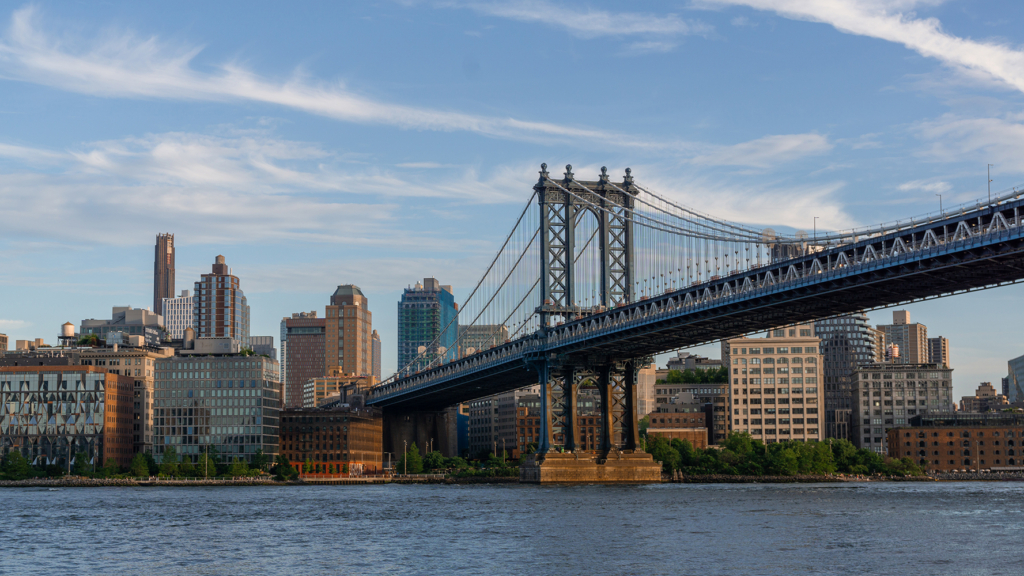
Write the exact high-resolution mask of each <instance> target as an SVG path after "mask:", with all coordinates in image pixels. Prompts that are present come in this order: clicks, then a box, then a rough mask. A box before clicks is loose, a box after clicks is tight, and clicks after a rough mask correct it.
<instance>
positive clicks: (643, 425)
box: [637, 414, 651, 436]
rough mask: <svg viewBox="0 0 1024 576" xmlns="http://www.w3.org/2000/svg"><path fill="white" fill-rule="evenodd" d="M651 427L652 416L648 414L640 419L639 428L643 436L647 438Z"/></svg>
mask: <svg viewBox="0 0 1024 576" xmlns="http://www.w3.org/2000/svg"><path fill="white" fill-rule="evenodd" d="M650 427H651V415H650V414H648V415H647V416H644V417H643V418H641V419H640V422H639V424H638V426H637V428H639V429H640V435H641V436H647V429H648V428H650Z"/></svg>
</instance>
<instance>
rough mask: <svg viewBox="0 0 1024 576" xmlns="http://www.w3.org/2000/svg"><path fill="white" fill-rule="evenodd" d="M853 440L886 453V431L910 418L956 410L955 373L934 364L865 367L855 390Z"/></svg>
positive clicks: (860, 373)
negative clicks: (954, 404)
mask: <svg viewBox="0 0 1024 576" xmlns="http://www.w3.org/2000/svg"><path fill="white" fill-rule="evenodd" d="M852 393H853V394H852V397H853V399H854V400H853V417H852V424H853V426H852V428H853V429H852V437H851V438H850V441H852V442H853V443H854V444H855V445H856V446H857V447H858V448H867V449H869V450H874V451H875V452H880V453H885V452H886V451H887V441H886V430H889V429H890V428H894V427H899V426H905V425H906V424H907V418H910V417H913V416H919V415H921V414H930V413H934V412H952V411H953V398H952V397H953V370H952V369H949V368H943V367H941V366H938V365H935V364H927V363H925V364H893V363H889V362H883V363H880V364H865V365H863V366H860V367H858V368H857V371H856V374H855V377H854V381H853V389H852Z"/></svg>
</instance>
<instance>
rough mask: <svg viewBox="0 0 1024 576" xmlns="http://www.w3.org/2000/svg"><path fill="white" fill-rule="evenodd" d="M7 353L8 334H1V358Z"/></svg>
mask: <svg viewBox="0 0 1024 576" xmlns="http://www.w3.org/2000/svg"><path fill="white" fill-rule="evenodd" d="M5 352H7V334H0V356H3V355H4V353H5Z"/></svg>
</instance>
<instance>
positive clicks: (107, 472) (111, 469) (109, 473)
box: [100, 458, 121, 478]
mask: <svg viewBox="0 0 1024 576" xmlns="http://www.w3.org/2000/svg"><path fill="white" fill-rule="evenodd" d="M120 473H121V465H120V464H118V463H117V460H114V459H113V458H107V461H106V462H104V463H103V468H102V469H100V475H101V476H102V477H103V478H113V477H114V476H115V475H117V474H120Z"/></svg>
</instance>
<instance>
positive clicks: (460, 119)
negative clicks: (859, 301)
mask: <svg viewBox="0 0 1024 576" xmlns="http://www.w3.org/2000/svg"><path fill="white" fill-rule="evenodd" d="M3 10H6V12H0V332H2V333H6V334H7V335H8V336H9V337H10V339H11V341H12V342H11V347H12V348H13V340H15V339H27V338H40V337H41V338H44V339H45V340H46V341H47V342H51V341H55V340H56V337H57V335H58V334H59V327H60V325H61V324H63V323H64V322H65V321H71V322H73V323H75V324H76V325H77V324H80V322H81V320H82V319H85V318H109V315H110V309H111V307H113V306H123V305H131V306H134V307H147V306H151V305H152V291H153V288H152V282H153V279H152V275H153V256H154V252H153V250H154V248H153V245H154V240H155V236H156V234H157V233H160V232H170V233H174V234H175V240H176V244H177V288H178V290H179V291H180V290H182V289H191V288H192V282H194V281H195V280H197V279H198V278H199V276H200V274H202V273H203V272H208V271H209V270H210V265H211V264H212V263H213V260H214V257H215V256H216V255H218V254H223V255H224V256H225V257H226V259H227V263H228V264H229V265H230V266H231V267H232V269H233V272H234V273H235V274H236V275H237V276H239V277H240V279H241V283H242V289H243V290H244V292H245V294H246V296H247V297H248V300H249V303H250V305H251V307H252V334H253V335H273V336H275V342H276V340H277V336H278V334H279V323H280V320H281V318H282V317H284V316H288V315H290V314H291V313H293V312H299V311H309V310H316V311H318V312H319V313H320V314H323V310H324V306H325V305H326V304H328V303H329V298H330V294H331V293H332V292H333V291H334V289H335V287H336V286H337V285H339V284H349V283H352V284H356V285H358V286H360V287H361V288H362V290H363V292H364V293H365V294H366V296H367V297H368V299H369V303H370V310H371V311H372V313H373V324H374V328H376V329H377V330H378V331H379V332H380V334H381V338H382V341H383V368H384V373H385V374H388V373H390V372H391V371H393V370H394V368H395V363H396V356H397V354H396V331H397V330H396V321H397V320H396V316H397V313H396V310H397V307H396V303H397V302H398V300H399V298H400V296H401V293H402V289H403V288H405V287H407V286H410V285H412V284H415V283H416V282H417V281H418V280H420V279H422V278H424V277H429V276H433V277H437V278H438V279H439V280H440V281H441V283H442V284H451V285H453V286H454V288H455V292H456V297H457V300H460V301H461V300H462V299H464V298H465V296H466V295H467V294H468V292H469V290H471V289H472V286H473V285H474V284H475V282H476V281H477V279H478V278H479V277H480V275H481V274H482V272H483V270H484V269H485V268H486V266H487V263H488V261H489V259H490V257H492V256H493V254H494V253H495V251H496V250H497V249H498V247H499V244H500V242H501V241H502V240H504V238H505V235H506V234H507V232H508V231H509V230H510V229H511V227H512V225H513V223H514V220H515V218H516V216H517V214H518V213H519V211H520V210H522V208H523V206H524V205H525V203H526V201H527V200H528V198H529V196H530V193H531V187H532V185H533V183H534V182H535V181H536V177H537V171H538V169H539V165H540V164H541V163H542V162H546V163H547V164H548V165H549V166H552V167H561V166H564V165H565V164H572V165H573V166H574V167H575V172H576V174H577V177H582V178H585V179H593V178H595V175H596V173H597V170H598V169H599V167H600V166H608V168H609V172H611V173H612V174H614V175H621V174H622V172H623V170H624V169H625V168H626V167H631V168H632V171H633V175H634V176H635V177H636V180H637V182H639V183H641V184H643V185H645V186H646V187H647V188H649V189H652V190H655V191H657V192H658V193H659V194H662V195H665V196H669V197H671V198H673V199H675V200H676V201H678V202H681V203H684V204H686V205H688V206H691V207H694V208H697V209H699V210H701V211H703V212H707V213H710V214H714V215H716V216H718V217H721V218H727V219H730V220H733V221H737V222H742V223H746V224H751V225H758V226H772V227H775V228H776V229H809V228H811V227H812V226H813V225H814V219H815V218H817V227H818V229H820V230H825V229H840V228H849V227H852V226H861V225H869V224H873V223H880V222H886V221H892V220H898V219H900V218H905V217H910V216H914V215H918V214H922V213H926V212H931V211H935V210H936V209H937V208H938V207H939V202H940V201H941V202H942V203H943V205H944V206H945V207H947V208H948V207H950V206H952V205H955V204H957V203H961V202H970V201H973V200H976V199H978V198H981V197H984V196H985V195H986V194H987V186H988V184H989V183H988V182H987V180H988V177H987V176H986V168H987V165H988V164H992V165H993V166H992V167H991V174H992V183H991V186H992V190H993V191H1001V190H1007V189H1010V188H1012V187H1014V186H1019V185H1022V184H1024V108H1022V106H1021V104H1022V102H1024V98H1022V96H1024V94H1022V92H1024V48H1022V42H1024V31H1022V30H1021V28H1020V26H1019V23H1020V22H1021V21H1024V3H1020V2H1010V1H993V2H968V1H966V0H948V1H942V0H683V1H677V2H620V3H612V2H587V1H572V2H554V1H547V0H522V1H510V2H489V1H478V2H474V1H465V2H463V1H413V0H408V1H394V2H389V1H381V2H358V3H357V2H323V3H270V2H230V1H221V2H216V3H186V4H182V3H179V2H175V3H171V2H146V3H141V2H102V3H99V2H95V3H93V2H91V3H85V2H76V3H72V2H45V1H43V2H35V3H27V4H18V3H5V4H3ZM560 171H561V168H559V169H558V170H556V171H555V172H556V173H560ZM940 195H941V197H940ZM1022 295H1024V289H1022V288H1021V287H1016V286H1015V287H1004V288H999V289H994V290H988V291H982V292H977V293H973V294H968V295H961V296H956V297H953V298H947V299H940V300H934V301H930V302H925V303H919V304H913V305H910V306H907V307H906V308H907V309H908V310H910V311H911V314H912V320H913V321H919V322H921V323H923V324H926V325H927V326H928V332H929V335H930V336H935V335H942V336H945V337H947V338H949V339H950V347H951V365H952V367H953V368H954V387H955V393H956V394H957V395H961V394H968V393H970V392H971V391H973V389H974V388H975V387H976V386H977V384H978V382H980V381H993V382H994V383H996V384H997V385H998V383H999V378H1000V377H1001V376H1004V375H1005V374H1006V361H1007V360H1008V359H1009V358H1013V357H1016V356H1019V355H1021V354H1024V345H1022V344H1024V343H1022V341H1021V337H1020V330H1019V328H1018V327H1019V326H1020V325H1021V319H1022V318H1021V317H1022V315H1024V312H1022V311H1021V307H1020V306H1019V302H1020V301H1021V296H1022ZM870 316H871V319H872V321H873V322H874V323H888V322H889V321H890V319H891V314H890V311H888V310H879V311H873V312H871V313H870ZM701 351H704V352H706V353H709V354H710V355H712V356H715V357H717V354H718V351H717V347H715V346H709V347H705V348H702V349H700V350H698V352H701Z"/></svg>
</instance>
